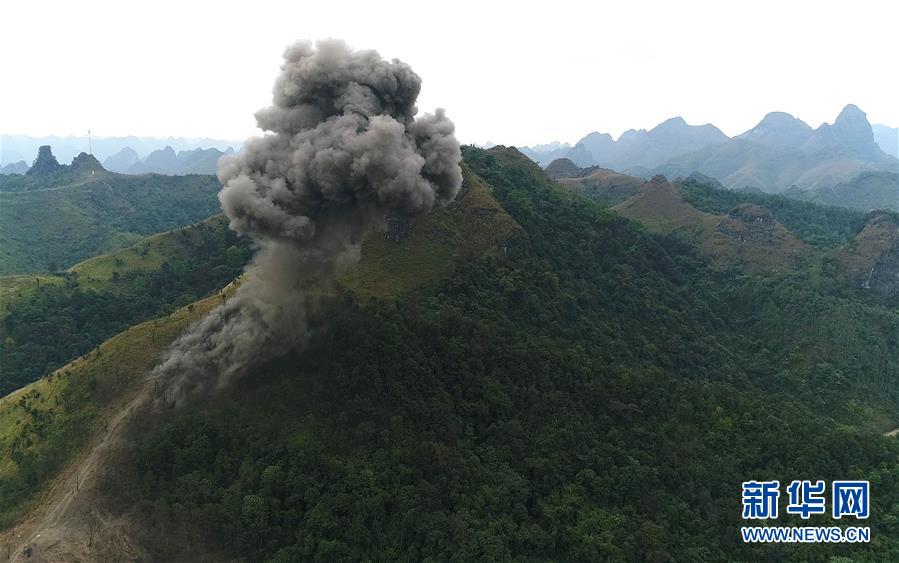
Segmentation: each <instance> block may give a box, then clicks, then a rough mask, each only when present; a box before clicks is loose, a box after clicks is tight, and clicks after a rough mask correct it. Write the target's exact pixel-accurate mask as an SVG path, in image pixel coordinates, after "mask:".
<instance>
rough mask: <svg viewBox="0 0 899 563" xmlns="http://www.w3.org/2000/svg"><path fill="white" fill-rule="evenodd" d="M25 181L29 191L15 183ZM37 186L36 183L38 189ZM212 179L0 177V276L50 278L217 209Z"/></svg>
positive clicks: (215, 183) (216, 187)
mask: <svg viewBox="0 0 899 563" xmlns="http://www.w3.org/2000/svg"><path fill="white" fill-rule="evenodd" d="M25 178H27V179H28V181H29V182H31V184H29V186H30V187H29V189H28V190H24V189H22V190H18V191H15V190H13V188H15V187H16V186H11V185H9V184H10V183H12V182H14V181H24V180H20V179H25ZM36 182H39V183H37V184H35V183H36ZM219 187H220V186H219V183H218V180H217V179H216V178H215V177H214V176H199V175H196V176H158V175H155V174H147V175H143V176H124V175H120V174H113V173H110V172H106V171H103V170H102V169H101V171H100V172H99V173H97V174H93V175H87V176H84V175H82V174H65V175H62V176H60V175H59V174H49V175H47V176H46V177H42V176H38V177H34V176H28V177H25V176H0V274H2V275H4V276H7V275H12V274H25V273H33V272H48V271H56V270H61V269H65V268H68V267H69V266H71V265H73V264H75V263H77V262H80V261H81V260H84V259H85V258H89V257H91V256H94V255H97V254H101V253H104V252H109V251H112V250H116V249H119V248H123V247H126V246H129V245H130V244H133V243H135V242H137V241H138V240H140V239H142V238H144V237H145V236H147V235H151V234H154V233H158V232H162V231H167V230H170V229H176V228H179V227H183V226H185V225H189V224H191V223H195V222H197V221H200V220H202V219H205V218H206V217H209V216H210V215H213V214H215V213H217V212H218V211H219V210H220V207H219V202H218V199H217V198H216V194H217V192H218V190H219Z"/></svg>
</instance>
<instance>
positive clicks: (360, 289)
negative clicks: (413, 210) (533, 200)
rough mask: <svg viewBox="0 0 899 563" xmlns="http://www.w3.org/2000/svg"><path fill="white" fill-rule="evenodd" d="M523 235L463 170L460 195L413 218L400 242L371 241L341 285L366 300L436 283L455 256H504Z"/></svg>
mask: <svg viewBox="0 0 899 563" xmlns="http://www.w3.org/2000/svg"><path fill="white" fill-rule="evenodd" d="M519 231H520V227H519V226H518V225H517V224H516V223H515V220H514V219H512V218H511V217H510V216H509V214H508V213H506V212H505V210H504V209H503V208H502V207H501V206H500V205H499V204H498V203H497V202H496V200H495V199H493V197H492V196H491V195H490V191H489V188H488V187H487V186H486V185H484V183H483V181H481V180H480V179H479V178H478V177H477V176H475V175H474V174H472V173H471V171H470V170H469V169H468V168H467V167H463V187H462V191H461V193H460V194H459V195H458V197H457V198H456V200H455V201H454V202H453V203H452V204H450V205H448V206H446V207H443V208H440V209H436V210H434V211H433V212H432V213H430V214H429V215H426V216H422V217H418V218H416V219H414V220H413V221H412V222H411V225H410V229H409V236H408V237H403V238H401V240H400V241H399V242H393V241H388V240H386V239H385V238H384V237H383V236H371V237H369V238H368V240H366V241H365V243H364V245H363V250H362V260H361V262H360V263H359V264H358V265H357V266H355V267H354V268H353V270H352V271H351V272H349V273H348V274H347V275H346V276H344V277H343V278H342V279H341V280H340V281H341V283H342V284H343V285H345V286H347V287H348V288H349V289H352V290H353V291H354V292H355V293H356V294H357V295H358V296H360V297H363V298H368V297H391V296H394V295H397V294H399V293H402V292H405V291H409V290H411V289H413V288H415V287H418V286H419V285H422V284H424V283H427V282H430V281H433V280H436V279H438V278H439V277H441V276H442V275H443V274H446V273H447V271H448V268H450V267H451V265H452V261H453V259H455V258H472V257H475V256H481V255H484V254H490V253H496V252H501V251H502V250H501V249H502V246H503V242H504V241H506V240H508V239H509V238H510V237H511V236H513V234H515V233H516V232H519Z"/></svg>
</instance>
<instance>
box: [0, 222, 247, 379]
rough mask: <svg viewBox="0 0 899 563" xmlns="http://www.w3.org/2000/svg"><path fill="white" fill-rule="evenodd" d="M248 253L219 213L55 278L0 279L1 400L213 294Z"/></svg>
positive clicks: (72, 269)
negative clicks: (122, 334) (133, 328)
mask: <svg viewBox="0 0 899 563" xmlns="http://www.w3.org/2000/svg"><path fill="white" fill-rule="evenodd" d="M249 255H250V250H249V242H248V241H247V240H246V239H243V238H239V237H238V236H237V235H236V234H235V233H234V232H233V231H231V230H230V229H228V228H227V222H226V221H225V220H224V217H223V216H221V215H218V216H216V217H213V218H211V219H209V220H207V221H203V222H201V223H198V224H195V225H191V226H189V227H186V228H184V229H179V230H177V231H170V232H167V233H161V234H159V235H155V236H152V237H149V238H147V239H144V240H143V241H141V242H139V243H137V244H135V245H133V246H131V247H129V248H127V249H123V250H120V251H117V252H113V253H111V254H105V255H101V256H97V257H94V258H91V259H88V260H86V261H84V262H81V263H79V264H76V265H75V266H73V267H72V268H70V269H69V270H68V271H66V272H64V273H62V274H55V275H43V276H13V277H0V342H3V343H4V346H3V347H0V396H2V395H4V394H6V393H9V392H11V391H13V390H15V389H18V388H20V387H21V386H23V385H25V384H27V383H30V382H32V381H34V380H35V379H37V378H39V377H41V376H42V375H44V374H46V373H48V372H49V371H52V370H53V369H55V368H57V367H58V366H60V365H62V364H64V363H66V362H68V361H69V360H71V359H72V358H75V357H77V356H79V355H81V354H84V353H85V352H87V351H89V350H91V349H92V348H93V347H95V346H96V345H97V344H99V343H100V342H102V341H103V340H105V339H107V338H109V337H110V336H111V335H113V334H115V333H117V332H119V331H121V330H123V329H124V328H126V327H127V326H129V325H131V324H135V323H138V322H141V321H144V320H146V319H148V318H152V317H154V316H158V315H161V314H167V313H169V312H171V311H174V310H175V309H177V308H178V307H181V306H184V305H187V304H188V303H191V302H192V301H195V300H196V299H199V298H201V297H205V296H207V295H209V294H210V293H211V292H213V291H216V290H218V288H220V287H222V286H223V285H224V284H226V283H228V282H229V281H231V280H232V279H234V278H235V277H236V276H237V275H238V274H239V273H240V272H241V267H242V266H243V265H244V264H245V263H246V261H247V259H248V258H249Z"/></svg>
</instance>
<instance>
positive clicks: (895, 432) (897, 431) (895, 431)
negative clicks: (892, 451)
mask: <svg viewBox="0 0 899 563" xmlns="http://www.w3.org/2000/svg"><path fill="white" fill-rule="evenodd" d="M883 435H884V436H886V437H887V438H892V437H893V436H896V435H899V428H893V429H892V430H890V431H889V432H884V433H883Z"/></svg>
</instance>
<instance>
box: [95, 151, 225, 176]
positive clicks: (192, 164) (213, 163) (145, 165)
mask: <svg viewBox="0 0 899 563" xmlns="http://www.w3.org/2000/svg"><path fill="white" fill-rule="evenodd" d="M233 152H234V149H232V148H231V147H228V148H227V149H225V151H224V152H223V151H220V150H218V149H215V148H210V149H202V148H197V149H193V150H189V151H178V152H177V153H176V152H175V149H173V148H172V147H171V146H166V147H165V148H164V149H160V150H158V151H153V152H152V153H150V155H149V156H147V158H144V159H141V158H140V157H139V156H138V154H137V152H136V151H135V150H134V149H132V148H131V147H125V148H123V149H122V150H120V151H119V152H117V153H116V154H114V155H112V156H110V157H109V158H107V159H106V160H104V161H103V167H104V168H106V169H107V170H112V171H113V172H119V173H121V174H146V173H148V172H152V173H154V174H166V175H169V176H173V175H183V174H215V172H216V170H217V168H218V160H219V158H221V157H222V156H224V155H226V154H231V153H233Z"/></svg>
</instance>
